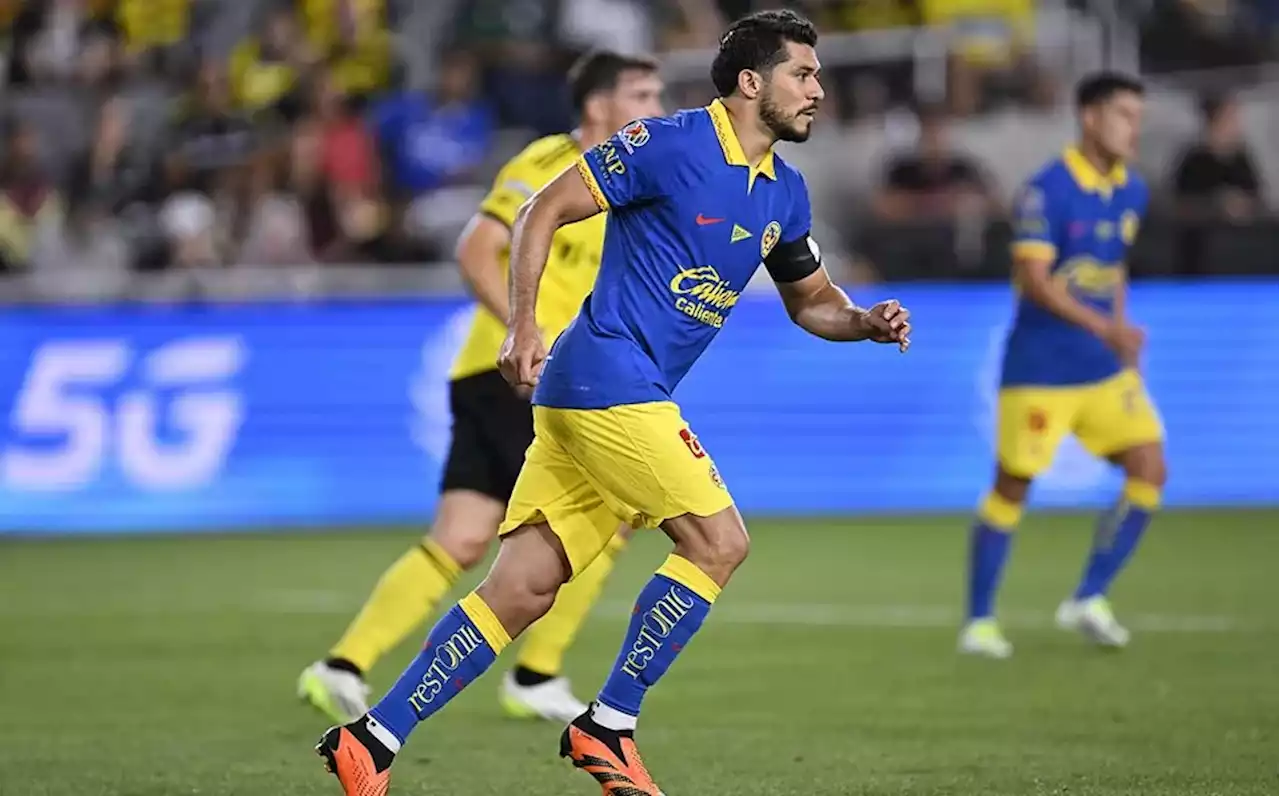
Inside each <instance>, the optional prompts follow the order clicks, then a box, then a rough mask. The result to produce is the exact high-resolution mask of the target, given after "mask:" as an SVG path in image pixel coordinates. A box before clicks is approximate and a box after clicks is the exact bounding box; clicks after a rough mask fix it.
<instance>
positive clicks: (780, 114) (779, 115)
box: [760, 88, 813, 144]
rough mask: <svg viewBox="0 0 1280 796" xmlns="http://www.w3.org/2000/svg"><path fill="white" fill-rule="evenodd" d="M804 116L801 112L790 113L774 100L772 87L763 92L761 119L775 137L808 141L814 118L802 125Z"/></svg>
mask: <svg viewBox="0 0 1280 796" xmlns="http://www.w3.org/2000/svg"><path fill="white" fill-rule="evenodd" d="M804 118H806V117H804V116H802V115H801V114H799V113H797V114H795V115H788V114H787V112H786V111H784V110H783V109H782V108H781V107H780V106H779V105H778V103H776V102H774V100H773V90H772V89H770V88H766V89H765V90H764V91H763V92H761V94H760V121H762V122H764V125H765V127H768V128H769V132H771V133H773V137H774V138H776V139H778V140H779V141H791V142H794V143H797V144H799V143H803V142H805V141H808V140H809V133H811V132H812V131H813V120H812V119H810V120H809V123H808V124H807V125H805V126H801V124H802V119H804Z"/></svg>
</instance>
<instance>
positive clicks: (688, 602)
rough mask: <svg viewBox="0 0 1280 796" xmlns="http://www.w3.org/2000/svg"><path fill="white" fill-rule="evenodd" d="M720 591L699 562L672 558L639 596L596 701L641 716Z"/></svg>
mask: <svg viewBox="0 0 1280 796" xmlns="http://www.w3.org/2000/svg"><path fill="white" fill-rule="evenodd" d="M719 594H720V587H719V586H717V585H716V583H715V581H713V580H711V578H710V577H708V576H707V574H706V573H704V572H703V571H702V570H700V569H698V567H697V566H695V565H694V564H692V563H690V562H689V561H687V560H685V559H683V558H681V557H679V556H676V555H671V556H669V557H668V558H667V560H666V562H665V563H664V564H663V565H662V566H661V567H659V569H658V571H657V573H656V574H655V575H654V576H653V578H652V579H651V580H650V581H649V584H648V585H647V586H645V587H644V590H643V591H641V592H640V596H639V597H638V598H637V599H636V605H635V609H634V610H633V611H632V612H631V625H630V627H628V628H627V637H626V640H625V641H624V642H623V643H622V650H621V651H620V652H619V653H618V659H617V661H615V662H614V664H613V672H612V673H611V674H610V675H609V679H608V680H606V681H605V683H604V687H603V688H601V689H600V695H599V697H597V701H598V702H599V703H600V704H602V705H605V706H607V707H609V708H612V709H613V710H615V711H618V712H620V713H622V714H624V715H625V716H629V717H631V718H632V719H634V718H635V717H636V716H639V715H640V703H641V702H642V701H643V700H644V695H645V693H646V692H647V691H648V690H649V688H650V687H652V686H653V685H654V684H655V683H657V682H658V680H659V679H660V678H661V677H662V675H663V674H665V673H666V671H667V669H668V668H670V667H671V664H672V663H673V662H674V661H675V659H676V656H677V655H679V654H680V651H681V650H682V649H684V647H685V645H686V644H688V643H689V639H691V638H693V634H694V633H696V632H698V628H699V627H701V626H702V622H703V620H704V619H706V618H707V614H708V613H710V611H711V605H712V603H714V602H715V600H716V597H718V596H719ZM606 726H607V725H606ZM612 729H628V728H626V727H612Z"/></svg>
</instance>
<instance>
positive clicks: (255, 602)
mask: <svg viewBox="0 0 1280 796" xmlns="http://www.w3.org/2000/svg"><path fill="white" fill-rule="evenodd" d="M362 597H363V594H357V593H355V592H351V591H341V590H324V589H312V590H305V589H281V590H268V591H262V592H254V593H249V594H243V595H235V594H230V595H228V594H225V593H224V594H221V595H192V594H184V595H169V596H167V597H166V599H164V600H159V601H156V602H147V603H139V602H137V601H135V600H130V601H128V602H121V603H115V604H113V603H112V601H111V600H110V599H107V600H103V601H100V602H98V603H96V604H94V605H76V604H72V603H69V602H63V601H56V602H54V603H53V604H49V603H45V604H39V603H36V604H26V605H20V604H17V603H16V601H15V602H8V601H0V617H9V618H14V619H24V618H26V619H34V618H38V617H55V616H90V617H93V616H128V615H143V616H180V615H183V614H204V615H207V614H210V613H217V612H223V611H226V612H230V613H252V614H264V615H284V616H288V615H321V616H327V615H346V614H354V612H355V611H356V610H357V609H358V608H359V605H360V600H361V598H362ZM6 603H7V604H6ZM630 614H631V604H630V603H627V602H619V601H605V602H602V603H600V604H599V605H597V606H596V608H595V610H594V612H593V614H592V617H591V618H592V619H593V620H595V621H607V622H622V621H626V618H627V617H628V616H630ZM961 619H962V615H961V612H960V609H959V607H958V606H954V605H923V604H888V605H866V604H861V605H860V604H838V603H803V602H795V603H789V602H780V603H765V602H735V601H734V600H733V599H732V597H731V596H730V597H728V598H727V599H725V600H723V601H722V602H721V603H720V604H719V605H717V606H716V608H715V610H714V611H713V612H712V615H711V619H710V621H711V622H714V623H728V624H736V625H792V626H801V627H831V628H851V629H854V628H888V629H893V628H925V629H939V628H946V629H952V630H954V629H956V628H957V627H958V626H959V625H960V622H961ZM1120 619H1121V621H1122V622H1124V623H1125V625H1126V626H1128V627H1129V628H1130V629H1132V630H1135V631H1140V632H1144V633H1231V632H1276V627H1275V626H1270V627H1269V626H1268V625H1267V624H1266V623H1263V622H1258V621H1256V620H1254V621H1245V620H1242V619H1240V618H1238V617H1232V616H1221V615H1191V614H1151V613H1148V614H1144V613H1135V614H1130V613H1126V612H1125V611H1124V608H1123V606H1120ZM1000 621H1001V624H1002V625H1004V626H1005V627H1007V628H1009V629H1020V630H1042V629H1050V628H1052V627H1053V626H1054V625H1053V613H1052V611H1051V610H1043V611H1020V610H1009V611H1004V612H1002V613H1001V615H1000Z"/></svg>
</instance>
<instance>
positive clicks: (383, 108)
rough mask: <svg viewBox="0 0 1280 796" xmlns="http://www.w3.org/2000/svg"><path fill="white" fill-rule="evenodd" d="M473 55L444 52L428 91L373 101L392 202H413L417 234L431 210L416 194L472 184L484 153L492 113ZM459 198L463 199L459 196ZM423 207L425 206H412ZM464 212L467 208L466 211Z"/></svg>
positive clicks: (427, 222)
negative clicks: (443, 57) (445, 53)
mask: <svg viewBox="0 0 1280 796" xmlns="http://www.w3.org/2000/svg"><path fill="white" fill-rule="evenodd" d="M478 81H479V75H478V74H477V65H476V62H475V59H474V58H473V57H472V56H471V55H469V54H468V53H466V52H461V51H457V52H453V53H450V54H449V55H447V56H446V57H445V59H444V61H443V63H442V64H441V67H440V69H439V70H438V75H437V84H436V88H435V90H434V91H433V92H431V93H430V94H429V95H427V94H422V93H419V92H405V93H402V94H397V95H394V96H392V97H389V98H387V99H385V100H383V101H382V102H380V103H379V104H378V105H377V106H375V107H374V109H373V113H372V115H371V123H372V125H373V129H374V130H375V131H376V134H377V138H378V144H379V148H380V150H381V152H382V155H383V159H384V162H385V163H386V173H387V176H388V179H389V182H390V185H389V187H390V189H391V191H392V194H393V196H394V198H395V203H396V205H397V206H398V207H400V208H412V207H413V206H414V205H415V204H417V205H418V207H417V208H416V209H409V211H408V212H407V213H406V214H405V215H407V216H408V217H409V218H414V219H417V220H416V223H415V226H416V227H417V232H418V233H419V234H421V235H425V236H428V237H429V236H430V235H431V234H432V231H433V230H431V229H430V227H431V224H430V216H431V215H433V214H432V213H430V212H429V211H428V210H427V208H426V207H425V206H424V205H422V204H421V203H420V202H421V200H422V199H423V198H424V197H426V196H427V195H429V194H431V193H432V192H435V191H439V190H441V189H445V188H450V187H455V186H460V185H474V184H475V183H476V182H477V181H478V180H479V179H480V175H479V174H478V173H477V170H478V168H479V167H480V166H481V164H483V163H484V161H485V157H486V156H487V155H488V153H489V147H490V145H491V143H492V139H493V132H494V119H493V114H492V113H491V111H490V109H489V106H488V105H487V103H485V102H484V100H483V99H482V98H481V97H480V96H479V93H478V89H479V84H478ZM457 203H458V204H466V202H465V200H463V199H461V198H460V197H459V201H458V202H457ZM417 210H422V211H426V212H417ZM468 213H469V211H468Z"/></svg>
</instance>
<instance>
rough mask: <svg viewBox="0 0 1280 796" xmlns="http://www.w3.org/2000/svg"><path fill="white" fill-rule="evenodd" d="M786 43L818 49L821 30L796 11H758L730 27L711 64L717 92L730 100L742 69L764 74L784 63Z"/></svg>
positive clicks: (713, 81) (721, 38) (722, 37)
mask: <svg viewBox="0 0 1280 796" xmlns="http://www.w3.org/2000/svg"><path fill="white" fill-rule="evenodd" d="M787 42H794V43H796V44H807V45H809V46H810V47H816V46H817V45H818V30H817V28H815V27H814V26H813V23H812V22H810V21H809V20H807V19H805V18H804V17H802V16H800V15H799V14H797V13H796V12H794V11H757V12H756V13H754V14H748V15H747V16H745V17H743V18H742V19H740V20H738V21H737V22H735V23H733V24H732V25H730V26H729V29H728V30H726V31H725V32H724V35H723V36H721V37H720V49H719V51H718V52H716V59H715V61H714V62H712V64H711V82H712V83H714V84H715V87H716V91H717V92H719V93H720V96H722V97H727V96H729V95H730V94H732V93H733V92H734V91H735V90H736V89H737V88H738V75H739V73H741V72H742V70H743V69H750V70H752V71H753V72H761V73H763V72H767V71H769V70H770V69H772V68H773V67H775V66H777V65H778V64H780V63H782V62H783V61H785V60H786V58H787Z"/></svg>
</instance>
